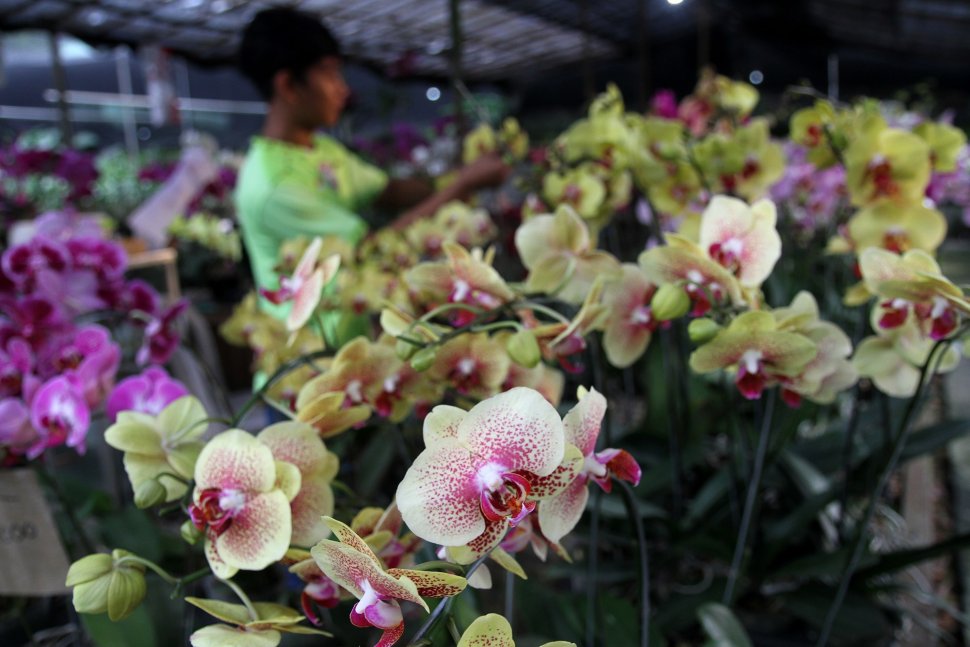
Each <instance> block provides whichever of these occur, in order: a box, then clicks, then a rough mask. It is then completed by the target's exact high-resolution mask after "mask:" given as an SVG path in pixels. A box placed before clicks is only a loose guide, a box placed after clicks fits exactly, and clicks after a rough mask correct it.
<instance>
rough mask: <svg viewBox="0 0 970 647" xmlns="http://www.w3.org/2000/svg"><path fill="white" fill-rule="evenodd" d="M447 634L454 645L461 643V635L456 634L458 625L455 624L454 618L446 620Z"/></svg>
mask: <svg viewBox="0 0 970 647" xmlns="http://www.w3.org/2000/svg"><path fill="white" fill-rule="evenodd" d="M448 633H450V634H451V639H452V640H454V641H455V644H456V645H457V644H458V643H460V642H461V633H459V632H458V625H456V624H455V619H454V618H448Z"/></svg>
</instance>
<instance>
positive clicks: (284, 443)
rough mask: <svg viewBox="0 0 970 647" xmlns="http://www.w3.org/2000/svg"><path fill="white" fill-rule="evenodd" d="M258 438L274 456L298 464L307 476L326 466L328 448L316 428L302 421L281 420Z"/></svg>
mask: <svg viewBox="0 0 970 647" xmlns="http://www.w3.org/2000/svg"><path fill="white" fill-rule="evenodd" d="M256 438H257V439H258V440H259V441H260V442H262V443H263V444H264V445H266V446H267V447H269V448H270V451H272V452H273V458H275V459H276V460H278V461H286V462H287V463H292V464H293V465H296V467H297V469H299V470H300V474H301V475H303V476H307V475H308V474H312V473H313V472H316V471H318V470H319V469H321V468H322V467H323V466H324V461H325V460H326V458H327V453H328V452H327V448H326V446H325V445H324V444H323V441H322V440H320V437H319V436H318V435H317V432H316V430H314V429H313V427H311V426H310V425H308V424H305V423H302V422H279V423H276V424H275V425H270V426H269V427H267V428H266V429H264V430H263V431H261V432H260V433H259V435H258V436H256Z"/></svg>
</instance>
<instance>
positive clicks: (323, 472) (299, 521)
mask: <svg viewBox="0 0 970 647" xmlns="http://www.w3.org/2000/svg"><path fill="white" fill-rule="evenodd" d="M257 438H258V439H259V441H260V442H262V443H263V444H265V445H266V446H267V447H269V448H270V450H271V451H272V453H273V457H274V458H275V459H276V460H277V461H285V462H286V463H288V464H291V465H293V466H295V467H296V469H298V470H299V474H300V477H301V479H300V489H299V491H298V492H297V493H296V494H295V495H294V497H292V498H291V500H290V509H291V512H292V525H293V538H292V540H291V543H293V544H295V545H298V546H310V545H312V544H314V543H315V542H316V541H318V540H319V539H321V538H323V537H325V536H326V535H327V533H328V530H327V527H326V525H325V524H324V522H323V521H322V520H321V517H322V516H324V515H329V514H332V513H333V504H334V499H333V490H332V489H331V487H330V480H331V479H332V478H333V475H334V474H333V472H334V468H335V461H336V457H335V456H334V455H333V454H331V453H330V452H329V451H327V448H326V446H324V444H323V442H322V441H321V440H320V439H319V437H318V436H317V433H316V431H315V430H314V429H313V428H312V427H310V426H309V425H306V424H304V423H301V422H281V423H277V424H275V425H271V426H269V427H267V428H266V429H264V430H263V431H262V432H260V434H259V435H258V436H257Z"/></svg>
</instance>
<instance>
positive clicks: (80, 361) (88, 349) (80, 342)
mask: <svg viewBox="0 0 970 647" xmlns="http://www.w3.org/2000/svg"><path fill="white" fill-rule="evenodd" d="M120 363H121V349H120V348H119V347H118V345H117V344H115V343H114V342H113V341H111V333H109V332H108V331H107V329H105V328H103V327H102V326H99V325H97V324H91V325H88V326H84V327H83V328H79V329H77V330H75V331H72V333H71V339H70V341H67V342H66V343H65V342H60V343H57V345H56V349H55V350H54V354H53V356H52V357H49V358H48V359H47V361H46V362H45V364H47V366H46V367H45V368H46V370H45V371H44V373H45V374H64V373H70V374H72V375H74V376H75V377H76V378H77V382H78V384H79V385H80V387H81V392H82V393H83V395H84V399H85V401H86V402H87V404H88V406H89V407H91V408H94V407H96V406H97V405H98V404H100V403H101V402H102V401H103V400H104V398H105V397H106V396H107V394H108V393H109V392H110V391H111V390H112V388H113V387H114V380H115V374H116V373H117V371H118V365H119V364H120Z"/></svg>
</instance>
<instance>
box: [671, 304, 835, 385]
mask: <svg viewBox="0 0 970 647" xmlns="http://www.w3.org/2000/svg"><path fill="white" fill-rule="evenodd" d="M817 354H818V349H817V348H816V346H815V344H814V343H813V342H812V341H811V340H810V339H808V338H807V337H805V336H803V335H799V334H798V333H794V332H788V331H784V330H779V329H778V322H776V321H775V318H774V316H773V315H772V314H771V313H770V312H765V311H763V310H755V311H750V312H745V313H744V314H742V315H739V316H738V317H737V318H736V319H734V321H732V322H731V323H730V325H728V327H727V328H724V329H723V330H721V331H720V332H718V333H717V335H715V336H714V338H713V339H712V340H711V341H709V342H707V343H706V344H704V345H703V346H701V347H700V348H698V349H697V350H695V351H694V352H693V353H692V354H691V356H690V367H691V369H693V370H694V371H695V372H697V373H709V372H711V371H716V370H719V369H727V370H729V371H733V372H734V373H735V379H734V383H735V384H736V385H737V387H738V390H739V391H740V392H741V395H743V396H744V397H745V398H747V399H748V400H756V399H758V398H760V397H761V394H762V392H764V390H765V389H766V388H768V387H770V386H773V385H775V384H778V383H779V382H782V383H784V381H785V380H786V379H787V378H791V377H794V376H797V375H798V374H799V373H801V372H802V371H803V370H804V369H805V367H806V366H807V365H808V363H809V362H811V361H812V360H813V359H815V356H816V355H817Z"/></svg>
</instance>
